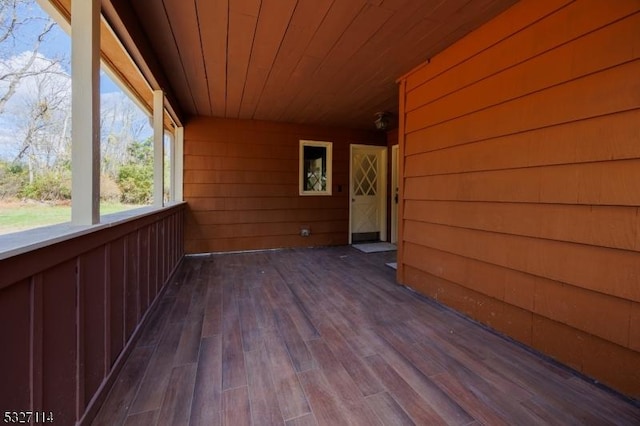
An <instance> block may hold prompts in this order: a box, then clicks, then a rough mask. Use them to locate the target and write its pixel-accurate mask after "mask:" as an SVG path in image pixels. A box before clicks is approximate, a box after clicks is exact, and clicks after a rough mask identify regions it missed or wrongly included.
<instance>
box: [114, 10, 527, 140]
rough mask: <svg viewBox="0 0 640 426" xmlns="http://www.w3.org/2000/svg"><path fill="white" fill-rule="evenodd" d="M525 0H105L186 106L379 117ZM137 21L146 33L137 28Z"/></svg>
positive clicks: (200, 110) (216, 111)
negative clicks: (417, 75)
mask: <svg viewBox="0 0 640 426" xmlns="http://www.w3.org/2000/svg"><path fill="white" fill-rule="evenodd" d="M516 1H517V0H162V1H160V0H158V1H148V0H130V1H129V0H127V1H125V0H103V9H104V10H106V11H114V12H115V13H116V14H117V15H118V17H119V18H122V17H126V19H122V22H125V25H122V24H120V25H118V23H112V26H113V27H114V28H115V31H116V32H120V33H122V32H125V31H126V32H127V34H121V35H122V36H124V37H121V39H123V40H127V39H133V42H134V43H136V44H137V46H135V49H136V50H137V51H141V52H145V49H144V44H145V43H147V44H148V46H149V47H148V49H147V50H146V55H147V56H149V55H153V56H154V57H153V58H147V59H149V60H150V62H157V63H158V64H159V66H160V68H161V70H162V73H163V74H164V75H165V76H166V79H167V81H168V84H169V85H170V88H169V89H168V91H169V92H170V93H171V95H172V96H174V97H175V99H177V102H178V104H179V108H180V109H181V110H182V111H183V113H184V114H185V115H186V116H194V115H205V116H215V117H227V118H243V119H258V120H275V121H285V122H296V123H309V124H320V125H331V126H346V127H352V128H373V116H374V113H376V112H377V111H390V112H392V113H394V114H397V110H398V96H397V86H396V83H395V81H396V79H397V78H398V77H399V76H401V75H402V74H404V73H406V72H407V71H409V70H410V69H412V68H414V67H415V66H417V65H419V64H420V63H423V62H425V61H426V60H428V58H430V57H432V56H434V55H435V54H436V53H438V52H440V51H442V50H443V49H444V48H446V47H447V46H449V45H450V44H452V43H453V42H455V41H456V40H458V39H459V38H461V37H462V36H464V35H465V34H467V33H469V32H470V31H472V30H473V29H475V28H477V27H478V26H480V25H481V24H482V23H484V22H486V21H488V20H489V19H491V18H492V17H493V16H495V15H497V14H498V13H500V12H501V11H503V10H504V9H506V8H507V7H509V6H510V5H511V4H513V3H515V2H516ZM113 17H114V16H113V14H111V17H110V16H109V14H107V19H108V20H112V21H113V20H114V19H113ZM110 18H111V19H110ZM132 24H137V25H139V27H138V28H139V29H141V30H142V31H141V33H144V34H145V35H146V39H147V40H141V39H140V36H139V35H138V36H137V40H136V38H134V37H131V31H130V29H127V28H128V27H130V26H131V25H132ZM136 31H138V29H136ZM138 32H140V31H138ZM143 42H144V43H143ZM126 44H127V43H126V42H125V46H126ZM132 47H133V46H127V48H132Z"/></svg>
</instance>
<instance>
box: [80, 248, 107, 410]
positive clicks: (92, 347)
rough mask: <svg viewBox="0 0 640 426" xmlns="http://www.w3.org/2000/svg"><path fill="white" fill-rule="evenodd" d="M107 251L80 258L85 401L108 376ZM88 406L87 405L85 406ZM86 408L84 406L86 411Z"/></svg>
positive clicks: (100, 249) (95, 252)
mask: <svg viewBox="0 0 640 426" xmlns="http://www.w3.org/2000/svg"><path fill="white" fill-rule="evenodd" d="M106 268H107V264H106V262H105V248H104V247H100V248H98V249H95V250H93V251H91V252H89V253H86V254H84V255H82V256H80V261H79V273H80V277H79V283H80V284H79V285H80V288H81V289H82V291H81V294H82V303H81V304H80V305H79V306H82V307H83V310H84V312H83V313H82V316H83V322H84V324H83V330H82V333H81V334H82V335H84V342H83V345H82V346H83V353H84V363H83V365H82V370H83V374H84V380H83V381H84V395H83V397H84V402H85V404H86V403H88V402H89V401H90V400H91V397H92V396H93V394H94V393H95V392H96V390H97V389H98V386H100V383H102V380H103V379H104V377H105V376H106V374H107V371H106V370H105V367H104V357H105V349H106V348H105V331H106V330H105V297H104V296H105V277H106V273H107V271H106ZM83 405H84V404H83ZM84 409H85V407H84V406H83V407H82V411H81V412H84Z"/></svg>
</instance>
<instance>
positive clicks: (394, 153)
mask: <svg viewBox="0 0 640 426" xmlns="http://www.w3.org/2000/svg"><path fill="white" fill-rule="evenodd" d="M398 160H399V157H398V145H394V146H392V147H391V243H393V244H396V243H397V242H398V201H399V200H398V196H399V194H398V191H399V188H398V169H399V167H400V163H399V161H398Z"/></svg>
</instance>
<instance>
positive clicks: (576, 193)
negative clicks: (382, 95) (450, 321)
mask: <svg viewBox="0 0 640 426" xmlns="http://www.w3.org/2000/svg"><path fill="white" fill-rule="evenodd" d="M639 58H640V2H638V1H637V0H617V1H611V2H603V1H597V0H593V1H590V0H577V1H565V0H545V1H539V0H523V1H521V2H519V3H517V4H516V5H515V6H513V7H512V8H510V9H509V10H507V11H506V12H505V13H503V14H502V15H500V16H498V17H497V18H495V19H494V20H493V21H491V22H489V23H488V24H486V25H485V26H483V27H481V28H480V29H478V30H477V31H475V32H473V33H471V34H470V35H469V36H467V37H466V38H464V39H463V40H461V41H460V42H458V43H457V44H455V45H453V46H452V47H450V48H449V49H447V50H445V51H444V52H442V53H441V54H440V55H438V56H436V57H434V58H432V60H431V61H430V63H429V64H427V65H425V66H422V67H420V68H418V69H416V70H414V71H412V72H411V73H410V74H408V75H406V76H405V77H403V79H401V83H402V84H401V99H402V100H403V104H402V105H401V106H400V108H401V111H404V112H405V115H404V116H403V117H402V119H401V120H400V121H401V123H402V124H401V132H402V135H401V137H400V141H401V144H403V146H402V147H401V153H402V152H403V153H404V154H403V167H404V177H403V196H404V199H403V206H402V211H403V216H402V217H403V222H402V227H403V233H402V237H401V240H402V241H401V246H402V247H401V251H400V253H401V258H400V259H399V260H400V263H401V267H400V272H399V279H400V280H401V281H402V282H404V283H406V284H408V285H410V286H411V287H414V288H416V289H418V290H420V291H421V292H423V293H425V294H427V295H429V296H431V297H433V298H435V299H437V300H439V301H441V302H443V303H445V304H447V305H450V306H452V307H454V308H456V309H458V310H460V311H462V312H464V313H465V314H467V315H469V316H471V317H473V318H475V319H477V320H479V321H481V322H483V323H485V324H488V325H489V326H491V327H493V328H495V329H497V330H499V331H501V332H503V333H506V334H508V335H509V336H512V337H514V338H515V339H517V340H519V341H521V342H524V343H526V344H527V345H530V346H532V347H534V348H536V349H538V350H540V351H542V352H544V353H546V354H548V355H550V356H552V357H554V358H556V359H558V360H560V361H562V362H564V363H566V364H568V365H569V366H571V367H573V368H575V369H577V370H579V371H581V372H583V373H585V374H586V375H588V376H591V377H594V378H597V379H598V380H600V381H601V382H603V383H606V384H607V385H610V386H612V387H614V388H616V389H618V390H620V391H622V392H624V393H626V394H627V395H630V396H632V397H634V398H639V397H640V368H638V366H640V254H639V253H638V252H639V251H640V239H639V238H638V235H639V233H638V230H639V229H640V215H639V214H638V213H639V211H640V191H638V185H637V182H638V181H640V132H639V129H640V124H639V123H640V78H638V76H640V60H639ZM403 87H406V88H405V89H402V88H403Z"/></svg>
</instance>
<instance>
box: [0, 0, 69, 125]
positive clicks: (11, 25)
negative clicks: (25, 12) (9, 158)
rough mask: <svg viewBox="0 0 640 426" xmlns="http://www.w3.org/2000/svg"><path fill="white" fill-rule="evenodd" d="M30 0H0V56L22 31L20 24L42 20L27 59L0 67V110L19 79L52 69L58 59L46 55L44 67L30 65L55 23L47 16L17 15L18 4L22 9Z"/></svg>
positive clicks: (12, 92) (3, 56) (5, 55)
mask: <svg viewBox="0 0 640 426" xmlns="http://www.w3.org/2000/svg"><path fill="white" fill-rule="evenodd" d="M31 3H33V1H31V0H0V59H4V60H6V59H7V56H8V55H7V52H9V51H11V50H12V49H9V46H10V45H12V44H15V42H16V38H17V37H18V35H19V34H20V35H22V34H23V32H21V31H19V30H20V28H21V27H24V26H26V25H27V24H33V23H34V21H42V22H41V25H40V30H39V31H38V34H37V35H35V37H34V39H33V40H31V45H32V48H31V50H30V56H29V57H28V58H27V60H26V61H24V62H22V64H21V65H20V66H19V67H15V68H13V67H10V68H8V69H7V68H5V69H2V70H0V82H1V83H4V84H2V85H1V86H0V87H2V89H1V91H0V114H2V113H3V112H4V110H5V107H6V105H7V102H8V101H9V99H11V97H12V96H13V95H15V93H16V90H17V88H18V85H19V84H20V81H22V80H23V79H24V78H25V77H29V76H33V75H35V74H40V73H46V72H52V70H54V69H55V68H56V67H55V65H57V64H58V63H59V62H60V60H59V59H49V60H48V61H49V65H48V66H47V67H44V68H42V67H38V69H37V70H34V69H33V66H34V63H35V62H36V59H37V58H38V57H41V56H40V55H39V50H40V46H41V44H42V42H43V41H44V40H45V38H46V36H47V35H48V34H49V33H50V32H51V30H52V29H53V28H54V27H55V25H56V24H55V22H54V21H53V20H52V19H51V18H47V19H43V18H37V17H30V16H26V17H24V16H21V14H20V10H21V8H22V9H24V8H26V7H27V6H29V5H30V4H31ZM23 41H24V40H23Z"/></svg>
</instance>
